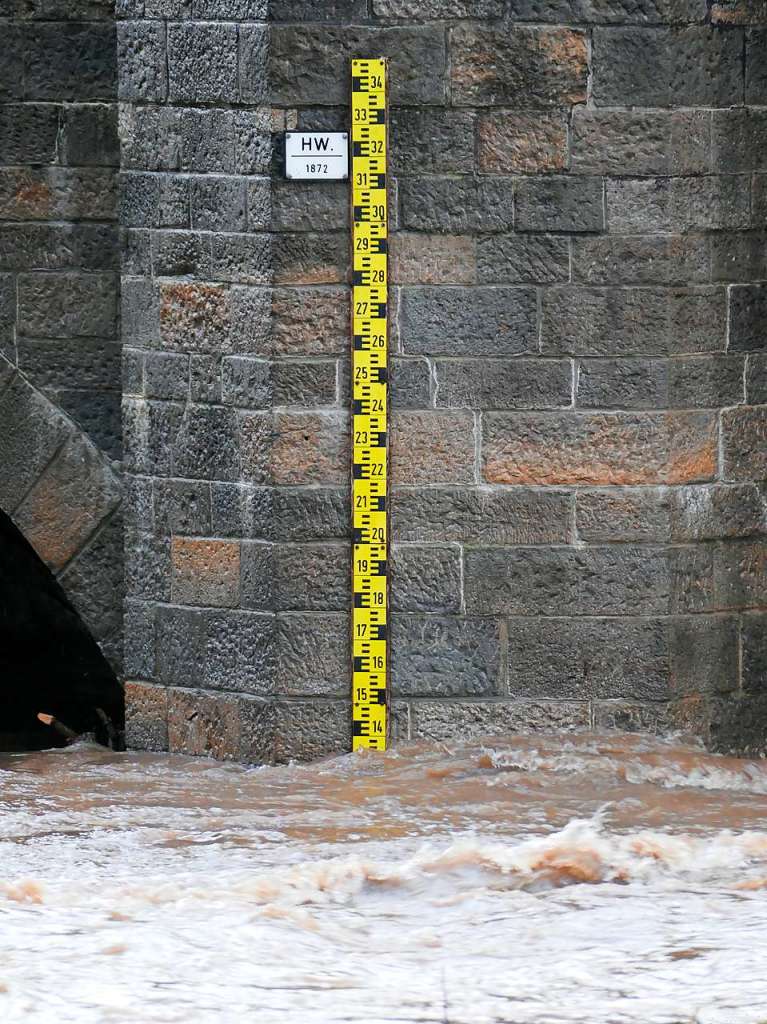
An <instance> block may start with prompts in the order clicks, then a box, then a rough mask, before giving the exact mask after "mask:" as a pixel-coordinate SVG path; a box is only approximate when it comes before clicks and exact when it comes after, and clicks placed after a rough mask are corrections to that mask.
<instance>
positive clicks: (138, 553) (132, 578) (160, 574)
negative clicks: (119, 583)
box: [125, 532, 171, 601]
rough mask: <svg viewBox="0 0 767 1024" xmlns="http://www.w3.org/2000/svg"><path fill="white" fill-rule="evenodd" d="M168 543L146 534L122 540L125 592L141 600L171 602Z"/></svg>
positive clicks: (164, 538)
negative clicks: (123, 541)
mask: <svg viewBox="0 0 767 1024" xmlns="http://www.w3.org/2000/svg"><path fill="white" fill-rule="evenodd" d="M170 574H171V568H170V540H169V539H168V538H167V537H156V536H153V535H152V534H149V533H139V532H136V533H134V532H131V533H129V534H127V535H126V537H125V592H126V594H127V596H128V597H132V598H136V599H137V600H141V601H168V600H170Z"/></svg>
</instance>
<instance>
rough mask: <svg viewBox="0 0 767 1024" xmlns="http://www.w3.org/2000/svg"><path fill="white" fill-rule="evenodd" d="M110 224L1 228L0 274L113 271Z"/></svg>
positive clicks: (114, 260) (114, 238) (115, 259)
mask: <svg viewBox="0 0 767 1024" xmlns="http://www.w3.org/2000/svg"><path fill="white" fill-rule="evenodd" d="M117 263H118V249H117V234H116V231H115V228H114V226H113V225H111V224H80V223H78V224H0V271H1V270H70V269H78V270H114V269H116V267H117Z"/></svg>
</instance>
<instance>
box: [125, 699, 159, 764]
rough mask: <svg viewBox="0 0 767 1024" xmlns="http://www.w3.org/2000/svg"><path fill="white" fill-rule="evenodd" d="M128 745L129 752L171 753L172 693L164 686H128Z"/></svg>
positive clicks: (126, 736)
mask: <svg viewBox="0 0 767 1024" xmlns="http://www.w3.org/2000/svg"><path fill="white" fill-rule="evenodd" d="M125 745H126V747H127V748H128V750H154V751H165V750H168V691H167V690H166V689H165V687H164V686H149V685H147V684H146V683H134V682H126V684H125Z"/></svg>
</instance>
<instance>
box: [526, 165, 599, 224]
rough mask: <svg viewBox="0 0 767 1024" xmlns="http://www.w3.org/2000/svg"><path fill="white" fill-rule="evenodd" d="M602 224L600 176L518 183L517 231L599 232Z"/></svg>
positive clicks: (541, 179)
mask: <svg viewBox="0 0 767 1024" xmlns="http://www.w3.org/2000/svg"><path fill="white" fill-rule="evenodd" d="M604 226H605V213H604V201H603V196H602V182H601V180H600V179H599V178H584V177H576V176H574V175H573V176H570V177H566V178H565V177H562V178H557V177H551V178H531V179H529V180H524V181H521V182H520V183H519V185H518V186H517V193H516V228H517V230H518V231H568V232H584V231H601V230H602V229H603V228H604Z"/></svg>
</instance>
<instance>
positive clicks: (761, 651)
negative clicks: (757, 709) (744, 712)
mask: <svg viewBox="0 0 767 1024" xmlns="http://www.w3.org/2000/svg"><path fill="white" fill-rule="evenodd" d="M740 635H741V643H742V646H743V655H742V668H741V672H742V685H743V690H744V692H745V693H747V694H764V693H765V690H767V617H765V615H764V613H763V612H752V613H750V614H748V615H744V616H743V617H742V618H741V634H740Z"/></svg>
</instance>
